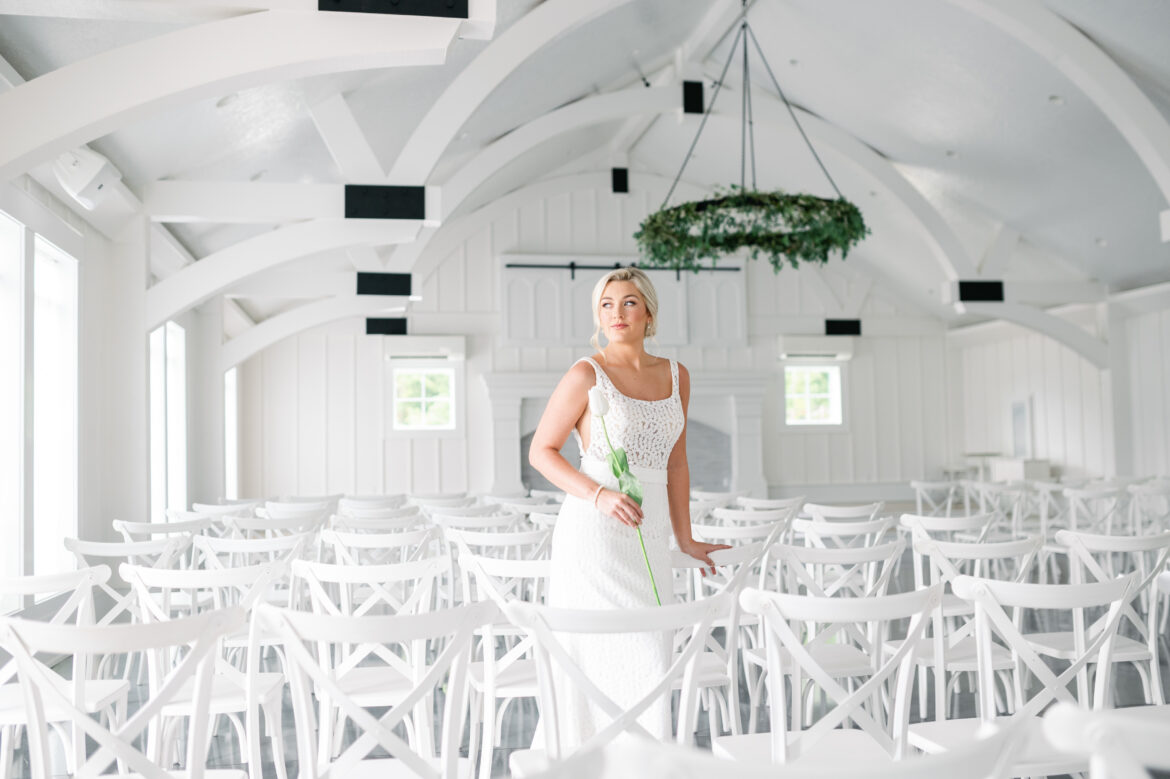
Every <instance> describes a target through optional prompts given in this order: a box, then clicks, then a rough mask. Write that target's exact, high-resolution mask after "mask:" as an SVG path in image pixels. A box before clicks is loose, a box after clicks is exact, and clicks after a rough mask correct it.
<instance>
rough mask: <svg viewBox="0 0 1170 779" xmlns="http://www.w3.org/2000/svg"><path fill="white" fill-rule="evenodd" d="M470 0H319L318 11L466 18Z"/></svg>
mask: <svg viewBox="0 0 1170 779" xmlns="http://www.w3.org/2000/svg"><path fill="white" fill-rule="evenodd" d="M467 2H468V0H317V10H318V11H343V12H345V13H355V14H398V15H400V16H441V17H444V18H447V19H466V18H467Z"/></svg>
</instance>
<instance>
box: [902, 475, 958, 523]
mask: <svg viewBox="0 0 1170 779" xmlns="http://www.w3.org/2000/svg"><path fill="white" fill-rule="evenodd" d="M910 488H911V489H913V490H914V511H915V513H916V514H918V515H919V516H928V517H949V516H950V515H951V511H952V510H953V508H954V504H955V500H956V499H957V498H958V494H959V483H958V482H954V481H911V482H910Z"/></svg>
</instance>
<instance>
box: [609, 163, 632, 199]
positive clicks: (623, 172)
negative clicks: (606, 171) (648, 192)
mask: <svg viewBox="0 0 1170 779" xmlns="http://www.w3.org/2000/svg"><path fill="white" fill-rule="evenodd" d="M612 181H613V191H614V193H615V194H620V193H622V192H629V191H630V169H629V168H614V169H613V176H612Z"/></svg>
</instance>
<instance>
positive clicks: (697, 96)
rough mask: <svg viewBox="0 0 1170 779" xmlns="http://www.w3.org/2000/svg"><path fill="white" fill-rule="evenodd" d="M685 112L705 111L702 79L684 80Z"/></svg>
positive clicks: (696, 112) (699, 112)
mask: <svg viewBox="0 0 1170 779" xmlns="http://www.w3.org/2000/svg"><path fill="white" fill-rule="evenodd" d="M683 113H684V114H701V113H703V82H702V81H684V82H683Z"/></svg>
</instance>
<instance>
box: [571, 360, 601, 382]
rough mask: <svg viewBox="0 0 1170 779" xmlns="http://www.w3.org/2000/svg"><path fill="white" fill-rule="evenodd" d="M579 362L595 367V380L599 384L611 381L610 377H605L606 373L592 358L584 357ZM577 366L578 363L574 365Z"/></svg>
mask: <svg viewBox="0 0 1170 779" xmlns="http://www.w3.org/2000/svg"><path fill="white" fill-rule="evenodd" d="M577 362H587V363H589V364H590V365H592V366H593V373H594V374H595V379H596V380H597V382H598V383H600V382H602V381H609V377H608V376H606V375H605V371H603V370H602V369H601V366H600V365H598V364H597V363H596V361H594V359H593V358H592V357H582V358H581V359H580V360H577ZM575 364H576V363H574V365H575Z"/></svg>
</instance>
